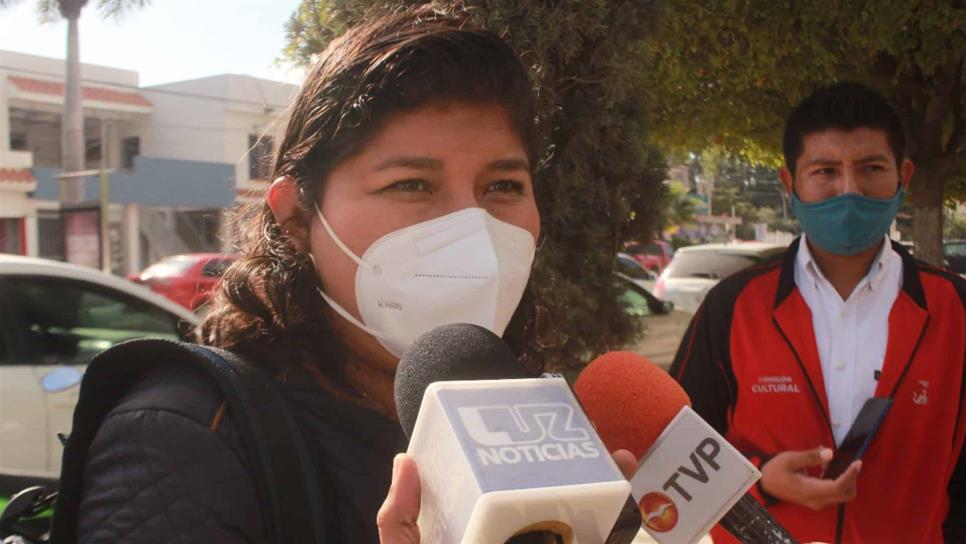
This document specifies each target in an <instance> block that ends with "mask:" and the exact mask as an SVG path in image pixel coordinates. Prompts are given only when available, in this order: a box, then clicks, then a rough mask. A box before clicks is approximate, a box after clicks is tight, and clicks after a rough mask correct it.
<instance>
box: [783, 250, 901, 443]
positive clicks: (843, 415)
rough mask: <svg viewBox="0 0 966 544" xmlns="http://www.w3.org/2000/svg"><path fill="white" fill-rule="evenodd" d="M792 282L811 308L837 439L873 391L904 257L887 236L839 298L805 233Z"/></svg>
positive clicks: (841, 436)
mask: <svg viewBox="0 0 966 544" xmlns="http://www.w3.org/2000/svg"><path fill="white" fill-rule="evenodd" d="M795 285H796V286H798V290H799V292H801V294H802V298H804V299H805V303H806V304H808V307H809V309H810V310H811V312H812V326H813V328H814V329H815V345H816V347H817V348H818V354H819V358H820V359H821V363H822V376H823V377H824V381H825V394H826V396H827V397H828V404H829V406H828V407H829V418H830V419H831V423H832V434H833V435H834V436H835V443H836V444H841V443H842V440H843V439H844V438H845V435H846V434H847V433H848V431H849V428H850V427H851V426H852V422H853V421H854V420H855V417H856V416H857V415H858V414H859V410H860V409H861V408H862V405H863V404H864V403H865V401H866V400H868V399H869V398H871V397H872V396H873V395H874V394H875V389H876V385H877V377H878V374H879V373H880V372H881V370H882V364H883V362H884V360H885V354H886V345H887V344H888V342H889V312H890V311H891V310H892V305H893V304H894V303H895V301H896V297H898V296H899V290H900V289H902V257H900V256H899V254H898V253H896V251H895V250H894V249H892V244H891V243H890V241H889V238H888V237H886V238H885V241H884V242H883V245H882V250H880V251H879V254H878V255H877V256H876V259H875V261H874V262H873V263H872V267H871V268H870V269H869V273H868V274H867V275H866V276H865V278H863V279H862V281H860V282H859V284H858V285H857V286H856V287H855V290H854V291H852V294H851V295H849V297H848V299H847V300H842V297H841V296H839V294H838V291H836V290H835V288H834V287H832V284H831V283H829V281H828V279H826V277H825V275H824V274H823V273H822V271H821V269H819V267H818V263H816V262H815V261H814V260H813V258H812V253H811V251H809V249H808V244H807V243H806V240H805V235H804V234H803V235H802V239H801V242H800V244H799V247H798V255H797V257H796V259H795ZM816 445H817V444H816Z"/></svg>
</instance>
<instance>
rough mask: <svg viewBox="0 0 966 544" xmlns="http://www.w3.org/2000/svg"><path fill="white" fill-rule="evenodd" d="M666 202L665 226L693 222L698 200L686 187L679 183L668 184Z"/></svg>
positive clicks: (676, 225) (678, 225) (677, 225)
mask: <svg viewBox="0 0 966 544" xmlns="http://www.w3.org/2000/svg"><path fill="white" fill-rule="evenodd" d="M666 202H667V204H666V208H665V215H664V220H665V221H664V222H665V226H667V227H680V226H683V225H686V224H688V223H693V222H694V218H695V215H696V214H697V210H698V202H699V201H698V199H697V197H695V196H694V195H692V194H691V193H690V192H689V191H688V189H687V187H685V186H684V185H682V184H680V183H671V184H669V185H668V188H667V196H666Z"/></svg>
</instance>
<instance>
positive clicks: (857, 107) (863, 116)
mask: <svg viewBox="0 0 966 544" xmlns="http://www.w3.org/2000/svg"><path fill="white" fill-rule="evenodd" d="M856 128H874V129H881V130H883V131H885V133H886V136H887V138H888V140H889V146H890V147H892V153H893V154H894V155H895V157H896V165H897V166H898V164H899V162H900V161H902V159H903V158H904V157H905V152H906V133H905V130H903V127H902V121H900V119H899V115H898V114H897V113H896V111H895V110H894V109H893V108H892V106H890V105H889V103H888V102H886V99H885V98H883V97H882V95H881V94H879V93H877V92H875V91H873V90H872V89H870V88H868V87H866V86H864V85H860V84H858V83H836V84H835V85H832V86H830V87H824V88H821V89H818V90H817V91H815V92H814V93H812V94H811V95H810V96H809V97H808V98H806V99H805V100H802V101H801V103H799V104H798V106H796V107H795V109H794V110H792V113H791V115H789V116H788V121H786V122H785V135H784V137H783V138H782V151H783V152H784V153H785V166H786V167H787V168H788V169H789V170H791V172H792V175H794V174H795V163H796V162H797V161H798V157H800V156H801V154H802V151H803V148H804V143H803V142H804V140H805V136H806V135H808V134H812V133H815V132H822V131H825V130H831V129H840V130H854V129H856Z"/></svg>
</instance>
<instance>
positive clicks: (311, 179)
mask: <svg viewBox="0 0 966 544" xmlns="http://www.w3.org/2000/svg"><path fill="white" fill-rule="evenodd" d="M452 101H469V102H480V103H494V104H498V105H500V106H502V107H504V108H505V109H506V111H507V112H508V114H509V117H510V119H511V122H512V124H513V127H514V129H515V130H516V131H518V133H519V135H520V137H521V140H522V141H523V142H524V145H525V146H526V147H527V153H528V155H529V156H530V164H535V158H536V156H537V153H536V149H535V148H536V143H535V142H536V140H537V137H536V130H535V98H534V92H533V88H532V86H531V83H530V81H529V79H528V77H527V73H526V69H525V68H524V67H523V65H522V64H521V62H520V60H519V58H518V56H517V55H516V53H515V52H514V51H513V49H512V48H511V47H510V46H509V45H508V44H507V43H506V42H504V41H503V40H502V39H501V38H500V37H499V36H496V35H495V34H492V33H490V32H486V31H482V30H479V29H474V28H469V27H468V26H467V24H466V22H465V19H464V18H462V17H460V16H454V15H450V14H446V13H442V12H439V11H436V10H434V9H433V8H431V7H429V6H423V7H420V8H416V9H410V10H406V11H403V12H399V13H396V14H393V15H388V16H384V17H380V18H378V19H375V20H372V21H370V22H367V23H365V24H363V25H360V26H358V27H355V28H353V29H350V30H349V31H348V32H347V33H346V34H344V35H343V36H342V37H340V38H338V39H336V40H334V41H333V42H332V43H331V44H330V45H329V47H328V48H327V49H326V50H325V52H324V53H322V55H321V57H320V59H319V61H318V62H317V63H316V64H315V66H314V67H313V68H312V70H311V72H310V73H309V74H308V76H307V77H306V79H305V82H304V83H303V84H302V87H301V89H300V91H299V93H298V96H297V97H296V99H295V102H294V104H293V105H292V107H291V110H290V114H289V120H288V124H287V128H286V130H285V135H284V137H283V138H282V140H281V143H280V145H279V147H278V149H277V151H276V154H275V160H274V166H273V171H272V179H275V178H277V177H279V176H286V175H287V176H291V177H292V178H293V179H294V181H295V182H296V184H297V186H298V190H299V206H300V208H301V212H302V214H303V218H305V219H307V218H308V217H309V215H308V214H311V213H312V211H313V210H314V206H315V202H317V200H318V198H319V196H320V195H321V191H322V189H323V185H324V182H325V179H326V177H327V176H328V173H329V172H330V171H331V170H332V169H333V168H334V167H335V166H336V165H337V164H339V162H340V161H343V160H345V159H346V158H348V157H350V156H352V155H353V154H354V153H356V152H357V151H358V150H360V149H361V148H362V147H363V146H364V145H365V144H366V142H368V141H369V139H370V138H372V136H373V135H374V133H375V132H376V131H378V130H379V129H380V128H381V126H382V125H383V124H384V123H385V122H386V121H387V119H388V118H389V117H390V116H391V115H392V114H394V113H398V112H401V111H406V110H411V109H414V108H417V107H420V106H423V105H426V104H428V103H434V102H437V103H445V102H452ZM306 222H307V221H306ZM235 227H236V228H235V229H234V230H235V232H236V233H237V236H238V238H237V241H236V248H237V250H238V252H239V254H240V257H239V259H238V260H237V261H236V262H235V263H234V264H233V265H232V266H231V267H229V268H228V270H227V271H226V272H225V275H224V277H223V279H222V282H221V286H220V288H219V291H218V292H217V294H216V295H215V297H214V301H213V303H212V310H211V312H210V313H209V315H208V317H207V318H206V319H205V321H204V323H202V325H201V327H200V328H199V330H198V340H199V341H200V342H201V343H205V344H209V345H212V346H218V347H222V348H225V349H229V350H232V351H235V352H237V353H240V354H241V355H243V356H246V357H247V358H249V359H250V360H251V361H252V362H254V363H256V364H260V365H263V366H269V367H271V369H272V370H274V371H279V370H283V369H284V368H286V367H288V366H290V365H294V364H299V363H301V362H311V363H312V364H314V365H317V366H319V368H320V369H321V370H322V371H323V372H325V373H326V375H328V376H329V377H330V378H331V379H333V380H334V381H336V382H337V383H340V382H341V383H344V375H343V370H342V361H343V359H344V353H343V349H344V348H343V347H342V345H341V344H340V342H339V341H338V339H337V338H336V336H335V334H334V332H333V331H332V328H331V327H330V325H329V323H328V318H327V316H326V313H325V307H326V304H325V302H324V301H323V300H322V298H321V297H320V296H319V295H318V293H317V292H316V287H317V286H318V285H319V281H320V280H319V278H318V276H317V274H316V272H315V269H314V267H313V266H312V264H311V262H310V261H309V259H308V258H307V256H306V255H304V254H302V253H300V252H298V251H297V250H296V248H295V246H294V245H293V244H292V242H291V241H290V240H289V239H288V238H287V236H285V235H284V234H283V230H284V229H283V228H282V226H280V225H278V224H277V223H276V221H275V219H274V217H273V215H272V213H271V211H270V209H269V207H268V204H267V203H266V202H261V203H259V204H257V205H250V206H249V207H248V208H247V209H245V210H242V212H241V213H239V214H238V215H237V216H236V218H235ZM319 265H320V266H324V265H325V263H319ZM529 301H530V297H529V295H525V296H524V302H523V303H521V305H520V307H519V308H518V311H517V315H516V316H514V319H513V320H512V321H511V324H510V327H509V328H508V331H507V334H506V335H505V336H506V338H507V339H508V341H510V342H511V344H513V343H521V342H522V341H523V338H524V336H525V335H526V334H525V332H524V329H525V328H527V323H528V322H530V315H531V314H532V312H531V310H530V306H531V305H530V303H529Z"/></svg>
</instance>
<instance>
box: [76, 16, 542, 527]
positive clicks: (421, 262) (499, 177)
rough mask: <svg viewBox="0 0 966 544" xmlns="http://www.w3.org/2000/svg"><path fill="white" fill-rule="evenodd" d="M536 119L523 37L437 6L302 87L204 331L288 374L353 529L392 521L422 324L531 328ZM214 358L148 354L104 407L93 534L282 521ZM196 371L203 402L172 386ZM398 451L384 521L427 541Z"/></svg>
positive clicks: (357, 41) (365, 36) (350, 49)
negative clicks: (164, 365) (410, 358)
mask: <svg viewBox="0 0 966 544" xmlns="http://www.w3.org/2000/svg"><path fill="white" fill-rule="evenodd" d="M534 119H535V114H534V98H533V94H532V90H531V84H530V82H529V81H528V78H527V75H526V71H525V69H524V68H523V66H522V65H521V64H520V62H519V60H518V58H517V57H516V55H515V54H514V52H513V51H512V49H511V48H510V47H509V46H508V45H507V44H506V43H505V42H503V41H502V40H501V39H500V38H499V37H497V36H496V35H494V34H491V33H488V32H482V31H477V30H472V29H469V28H467V27H466V25H465V22H464V21H462V20H460V19H457V18H453V17H450V16H446V15H441V14H439V13H436V12H434V11H432V10H430V9H426V8H423V9H419V10H417V11H413V12H406V13H402V14H400V15H396V16H393V17H390V18H385V19H379V20H376V21H373V22H369V23H367V24H365V25H364V26H362V27H359V28H356V29H353V30H350V31H349V32H348V33H347V34H346V35H344V36H343V37H341V38H339V39H337V40H336V41H334V42H333V43H332V44H331V45H330V46H329V48H328V49H327V50H326V52H325V53H323V54H322V56H321V58H320V59H319V61H318V63H317V64H316V66H315V67H314V68H313V70H312V71H311V73H310V74H309V75H308V77H307V79H306V81H305V83H304V84H303V85H302V88H301V90H300V92H299V94H298V96H297V97H296V99H295V102H294V104H293V106H292V108H291V110H290V112H289V120H288V125H287V128H286V130H285V134H284V137H283V138H281V140H280V142H279V146H278V149H277V151H276V157H275V163H274V168H273V172H274V173H273V179H274V181H273V183H272V184H271V187H270V188H269V190H268V191H267V194H266V198H265V201H264V202H262V203H260V204H259V205H258V206H257V209H255V210H253V211H254V213H249V214H243V215H242V216H240V219H239V220H238V222H237V224H236V229H235V231H236V232H240V233H241V237H240V243H239V246H238V247H239V249H240V256H239V259H238V260H237V262H236V263H235V264H234V265H233V266H232V267H231V268H230V269H229V270H228V271H227V272H226V274H225V276H224V279H223V282H222V284H221V287H220V291H219V293H218V295H217V296H216V298H215V300H214V302H213V308H212V310H211V312H210V314H209V316H208V317H207V319H206V321H205V322H204V324H203V325H202V327H201V328H200V331H199V340H200V341H201V343H204V344H208V345H211V346H215V347H219V348H224V349H227V350H230V351H232V352H235V353H237V354H239V355H241V356H243V357H244V358H245V359H246V360H248V361H249V362H251V363H252V364H255V365H258V366H260V367H262V368H263V369H265V370H267V371H268V373H269V374H270V375H273V376H275V377H276V379H277V381H279V382H280V383H281V388H282V391H283V393H284V396H285V397H287V400H288V401H290V404H291V406H292V407H293V408H292V410H293V412H294V415H295V419H296V420H297V423H298V427H299V430H300V431H301V433H302V435H303V436H304V437H305V441H306V442H307V444H308V447H309V448H308V449H309V450H310V452H311V454H312V457H313V462H314V463H315V464H316V465H317V466H319V467H320V473H321V475H320V476H321V480H322V481H321V482H320V484H319V485H320V488H323V489H322V493H323V494H324V495H326V496H327V497H328V498H329V501H330V502H332V503H334V509H335V515H333V516H331V517H329V518H327V523H328V524H329V525H330V526H329V527H326V533H327V534H329V535H335V536H333V537H332V541H333V542H376V541H378V540H379V538H380V534H379V533H380V529H379V528H377V521H376V518H377V511H378V510H379V508H380V505H382V503H383V502H384V499H385V498H386V496H387V492H388V491H389V487H390V480H391V478H392V475H393V474H394V470H393V467H394V461H396V460H397V459H396V454H397V453H398V452H401V451H404V450H405V439H404V437H403V435H402V432H401V430H400V427H399V424H398V423H397V422H396V412H395V406H394V397H393V380H394V373H395V369H396V365H397V363H398V360H399V357H400V355H401V354H402V353H403V352H404V351H405V350H406V348H407V347H408V345H409V344H410V343H411V342H412V341H413V340H414V339H415V338H416V337H417V336H419V335H420V334H422V333H424V332H427V331H429V330H431V329H433V328H435V327H437V326H440V325H444V324H448V323H454V322H470V323H476V324H478V325H481V326H484V327H487V328H489V329H490V330H492V331H493V332H495V333H497V334H500V335H504V334H506V335H511V333H512V332H513V329H519V328H520V325H522V324H523V323H524V322H525V321H526V320H525V319H524V318H522V317H521V316H518V317H517V319H516V320H514V319H513V318H514V314H515V313H516V312H517V310H518V306H519V305H520V301H521V298H523V297H524V291H525V288H526V285H527V281H528V278H529V273H530V267H531V264H532V261H533V257H534V248H535V245H536V241H537V239H538V237H539V235H540V218H539V214H538V211H537V203H536V201H535V200H534V190H533V189H534V188H533V179H532V170H533V166H534V157H535V155H536V152H535V149H534V143H533V142H534V127H533V123H534ZM511 323H512V324H511ZM516 336H517V337H519V336H521V335H519V334H517V335H516ZM173 366H176V365H173ZM171 372H174V371H171ZM199 379H201V378H199V377H198V376H187V375H181V374H177V373H175V375H173V376H172V375H171V373H170V372H169V373H168V374H167V375H164V376H148V377H147V378H146V379H145V380H144V381H143V383H141V384H140V385H139V386H138V387H137V388H136V390H135V391H134V392H133V393H132V394H131V396H130V397H129V398H128V399H127V400H126V401H125V402H124V403H123V404H124V405H125V406H126V407H127V408H126V409H125V410H120V411H119V410H115V411H114V412H112V413H111V414H110V415H109V416H108V417H107V418H106V419H105V421H104V423H103V424H102V426H101V427H100V429H99V431H98V434H97V438H96V439H95V440H94V443H93V445H92V446H91V449H90V454H89V456H88V460H87V463H86V465H85V466H86V468H85V472H84V491H83V500H82V503H81V507H80V514H79V520H78V532H79V535H80V538H79V541H80V542H86V543H98V542H115V541H118V540H119V539H120V540H129V541H138V542H159V543H160V542H175V541H177V542H219V543H232V542H264V541H266V538H265V527H263V526H262V525H263V524H262V522H261V519H262V516H261V515H260V512H259V508H260V505H259V504H258V501H257V500H256V495H255V492H254V489H253V485H252V481H251V476H250V472H249V471H248V469H247V468H246V460H245V457H244V452H243V451H242V450H241V448H240V447H239V445H238V440H237V432H236V431H235V428H234V425H233V422H232V420H233V414H231V413H230V411H226V410H225V407H224V403H223V401H222V399H221V398H219V397H218V396H217V395H216V394H215V392H214V391H213V390H212V388H210V387H207V386H205V385H204V384H199V383H197V382H198V380H199ZM184 387H193V389H192V395H193V397H191V402H190V403H188V404H190V406H187V405H180V404H179V405H170V404H172V403H173V402H174V401H171V400H170V399H173V398H183V397H184V396H185V395H183V394H182V393H183V388H184ZM396 467H397V469H398V470H397V471H396V472H398V474H397V480H396V483H395V484H394V486H393V487H394V489H396V492H395V495H391V496H390V501H388V502H387V507H386V509H385V510H384V512H383V514H382V515H381V517H380V520H381V521H380V526H381V530H382V531H383V534H382V537H383V538H384V539H385V540H387V541H396V542H401V541H414V540H413V538H412V537H413V536H414V534H413V532H412V531H413V530H414V529H415V524H414V521H415V517H414V516H415V512H416V511H417V510H418V504H419V498H418V476H416V470H415V467H414V466H413V465H412V462H411V461H410V460H408V459H405V458H403V459H402V460H398V463H396ZM122 484H123V485H122ZM400 490H401V491H400ZM159 512H163V513H166V514H165V515H163V516H160V515H159V514H158V513H159Z"/></svg>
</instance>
